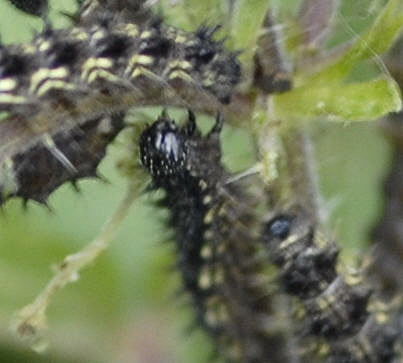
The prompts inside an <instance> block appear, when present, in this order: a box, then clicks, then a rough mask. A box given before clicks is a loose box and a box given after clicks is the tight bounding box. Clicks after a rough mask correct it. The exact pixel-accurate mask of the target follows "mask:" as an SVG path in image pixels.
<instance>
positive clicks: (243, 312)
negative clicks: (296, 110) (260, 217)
mask: <svg viewBox="0 0 403 363" xmlns="http://www.w3.org/2000/svg"><path fill="white" fill-rule="evenodd" d="M222 123H223V121H222V119H221V117H219V116H218V117H217V120H216V123H215V125H214V127H213V128H212V129H211V131H210V132H209V133H208V134H207V135H205V136H203V135H202V134H201V133H200V131H199V130H198V128H197V126H196V123H195V116H194V114H193V113H192V112H189V115H188V120H187V122H186V124H185V125H183V126H178V125H177V124H176V123H175V121H174V120H172V119H171V118H170V117H169V116H168V115H167V114H166V113H163V114H162V115H161V116H160V117H159V118H158V119H157V121H156V122H155V123H153V124H152V125H150V126H149V127H147V128H146V129H145V130H144V131H143V133H142V134H141V136H140V141H139V145H140V157H141V162H142V165H143V166H144V167H145V169H146V170H147V171H148V172H149V173H150V175H151V178H152V186H153V189H159V188H161V189H163V190H164V191H165V197H164V198H163V199H162V200H161V201H160V202H159V203H158V205H162V206H164V207H166V208H168V209H169V211H170V218H169V225H170V226H171V227H172V228H173V230H174V231H175V235H176V238H175V243H176V250H177V255H178V257H177V259H178V262H177V264H178V266H179V270H180V273H181V276H182V281H183V286H184V290H185V291H187V292H188V293H189V294H190V296H191V301H192V303H193V306H194V307H195V310H196V315H197V322H198V323H199V325H201V326H202V327H203V328H204V329H205V330H206V331H207V332H208V333H209V334H210V335H211V336H212V338H213V339H212V340H213V342H214V344H215V345H216V348H217V350H218V352H219V353H220V357H223V358H226V359H227V361H229V362H248V363H249V362H250V363H252V362H255V363H258V362H260V363H261V362H268V361H269V357H270V362H275V363H277V362H278V363H280V362H289V361H293V360H292V359H291V357H292V356H293V354H294V352H293V351H292V350H290V349H289V346H288V345H287V343H286V336H285V335H282V334H273V332H272V331H271V329H272V327H270V324H266V323H265V321H266V320H270V316H271V313H272V311H273V309H274V308H273V301H272V300H271V299H272V297H271V294H269V293H268V292H267V286H266V283H267V281H265V279H264V276H266V275H267V271H266V265H267V263H264V262H263V263H262V261H263V259H260V258H258V256H259V254H260V253H261V251H262V248H261V245H260V244H259V243H258V240H257V235H256V234H255V233H254V231H255V232H256V227H257V223H256V222H257V220H256V217H255V207H256V203H255V201H254V200H253V198H252V197H251V196H250V195H248V194H246V193H245V191H244V190H243V188H242V186H241V185H239V184H235V183H228V182H227V181H228V178H229V177H230V173H229V172H228V171H227V170H226V169H225V168H224V166H223V165H222V164H221V160H220V159H221V148H220V140H219V134H220V131H221V128H222ZM262 279H263V280H264V283H262V282H261V280H262ZM267 325H269V326H267Z"/></svg>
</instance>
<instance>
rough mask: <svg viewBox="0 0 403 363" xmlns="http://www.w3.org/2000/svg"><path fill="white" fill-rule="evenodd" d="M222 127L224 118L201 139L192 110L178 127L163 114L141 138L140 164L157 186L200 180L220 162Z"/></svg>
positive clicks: (219, 118) (218, 120)
mask: <svg viewBox="0 0 403 363" xmlns="http://www.w3.org/2000/svg"><path fill="white" fill-rule="evenodd" d="M221 127H222V119H221V117H218V118H217V121H216V124H215V126H214V127H213V129H212V130H211V131H210V132H209V133H208V135H206V136H202V135H201V133H200V131H199V130H198V129H197V126H196V121H195V116H194V114H193V113H192V112H191V111H189V115H188V120H187V123H186V124H185V125H184V126H178V125H177V124H176V123H175V121H174V120H172V119H171V118H169V116H168V115H167V113H166V112H163V113H162V115H161V116H160V117H159V118H158V119H157V121H155V122H154V123H153V124H152V125H151V126H149V127H147V128H146V129H145V130H144V131H143V133H142V135H141V136H140V158H141V162H142V164H143V166H144V167H145V168H146V169H147V170H148V171H149V173H150V174H151V177H152V178H153V180H154V182H155V183H156V184H157V185H166V184H167V183H168V184H172V183H174V184H176V183H178V182H184V181H185V180H187V178H189V177H190V178H196V179H197V178H199V177H200V176H202V175H206V174H208V173H209V172H210V170H211V165H214V164H213V163H214V162H216V161H217V160H218V161H219V160H220V157H221V152H220V145H219V137H218V136H219V133H220V130H221ZM213 159H214V160H213Z"/></svg>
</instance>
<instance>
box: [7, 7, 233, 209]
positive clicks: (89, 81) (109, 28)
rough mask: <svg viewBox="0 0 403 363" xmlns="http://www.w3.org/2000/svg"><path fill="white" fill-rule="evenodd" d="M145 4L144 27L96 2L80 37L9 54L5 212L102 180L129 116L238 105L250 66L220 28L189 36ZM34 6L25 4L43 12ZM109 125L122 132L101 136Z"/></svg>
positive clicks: (43, 41)
mask: <svg viewBox="0 0 403 363" xmlns="http://www.w3.org/2000/svg"><path fill="white" fill-rule="evenodd" d="M136 3H137V5H136V6H135V5H133V7H129V6H128V9H129V10H131V12H135V10H134V8H136V9H137V10H138V12H139V14H141V16H139V18H141V21H140V20H139V24H135V23H132V22H128V21H127V19H126V18H127V16H126V15H127V14H126V13H122V15H121V16H120V15H118V14H120V13H117V12H116V13H115V12H112V11H111V9H109V7H113V6H114V7H116V6H120V7H123V5H122V4H120V2H116V1H104V2H98V1H96V0H91V1H86V2H85V3H84V4H83V5H82V7H81V8H80V10H79V11H78V13H77V14H76V15H74V16H72V17H73V18H74V19H75V26H74V27H72V28H71V29H65V30H52V29H50V28H49V27H47V28H46V29H45V30H44V31H43V32H42V33H41V34H39V35H38V36H36V37H35V38H34V40H33V42H32V43H31V44H26V45H19V46H9V47H4V46H2V47H0V111H7V112H8V116H7V117H6V118H5V119H3V120H2V121H1V122H0V140H2V142H1V146H0V171H1V174H0V205H1V203H2V202H4V201H5V200H7V199H8V198H10V197H14V196H20V197H23V198H24V199H26V200H27V199H34V200H37V201H44V200H46V198H47V196H48V195H49V194H50V193H51V192H52V191H53V190H54V189H55V188H57V187H58V186H59V185H61V184H62V183H64V182H65V181H69V180H72V181H74V180H77V179H78V178H80V177H82V176H86V175H89V174H93V173H94V172H95V169H96V167H97V165H98V163H99V161H100V159H101V158H102V157H103V155H104V154H105V149H106V147H107V145H108V144H109V142H110V141H111V140H112V139H113V138H114V136H116V134H117V133H118V132H119V131H120V130H121V129H122V126H123V118H124V114H123V112H121V111H122V110H123V111H124V110H127V109H128V108H129V107H133V106H143V105H150V104H173V105H181V104H186V103H187V102H191V103H192V104H194V105H195V107H196V108H197V105H198V104H200V102H202V100H203V99H204V100H208V102H207V104H208V107H210V108H211V109H214V108H215V107H217V105H218V103H219V102H224V103H226V102H228V101H229V97H230V95H231V92H232V89H233V87H234V86H235V85H236V83H237V82H238V80H239V77H240V66H239V64H238V62H237V60H236V55H235V53H231V52H227V51H225V49H224V48H223V45H222V43H221V42H216V41H214V40H212V35H213V33H214V29H209V28H206V27H202V28H200V29H199V30H198V31H196V32H195V33H186V32H184V31H181V30H179V29H176V28H173V27H169V26H166V25H165V24H163V23H162V22H161V21H160V20H159V19H156V18H155V17H148V18H147V17H146V16H145V13H146V12H145V11H142V8H141V6H140V5H141V2H136ZM24 4H26V6H24ZM29 4H30V3H29V2H24V1H18V5H20V6H19V7H20V8H21V9H23V10H25V11H27V12H31V13H34V12H33V11H30V9H31V8H30V7H29V6H30V5H29ZM38 6H39V5H38ZM39 13H40V11H39V10H38V14H39ZM125 14H126V15H125ZM105 122H109V125H111V127H112V128H111V129H108V130H107V131H106V134H105V132H104V130H102V131H100V133H99V134H98V135H97V132H98V131H97V130H99V128H98V125H104V124H105ZM83 130H85V132H83ZM87 133H89V136H88V139H87V137H86V136H85V135H86V134H87ZM80 134H81V136H78V135H80ZM98 136H99V140H97V138H98ZM70 143H72V144H74V145H75V146H74V147H73V149H74V150H73V149H72V146H70ZM94 143H96V144H97V148H95V150H93V151H94V153H93V154H91V153H90V152H87V149H88V150H89V149H91V148H94V147H93V146H91V145H92V144H94ZM80 144H81V147H82V149H83V151H82V155H80V151H79V147H80ZM86 158H88V160H87V161H86V163H85V165H84V164H82V161H83V160H84V159H86ZM73 159H74V160H73ZM51 166H53V167H54V168H56V170H55V175H50V174H49V170H50V169H49V167H51ZM64 169H66V170H64Z"/></svg>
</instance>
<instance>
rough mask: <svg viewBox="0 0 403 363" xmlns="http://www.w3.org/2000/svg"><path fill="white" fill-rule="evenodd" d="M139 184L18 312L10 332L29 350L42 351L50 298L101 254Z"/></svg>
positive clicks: (77, 276)
mask: <svg viewBox="0 0 403 363" xmlns="http://www.w3.org/2000/svg"><path fill="white" fill-rule="evenodd" d="M142 184H143V181H140V180H135V181H132V182H131V183H130V185H129V187H128V191H127V193H126V196H125V197H124V199H123V200H122V202H121V203H120V204H119V206H118V208H117V210H116V211H115V213H114V214H113V215H112V216H111V217H110V219H109V220H108V221H107V222H106V223H105V225H104V226H103V228H102V231H101V232H100V234H99V235H98V236H97V237H96V238H95V239H94V240H93V241H92V242H90V243H89V244H88V245H87V246H85V247H84V248H83V249H82V250H80V251H78V252H77V253H74V254H72V255H68V256H66V257H65V258H64V260H63V261H62V262H61V263H60V264H59V265H58V267H57V271H56V273H55V275H54V276H53V277H52V279H51V280H50V281H49V283H48V284H47V285H46V286H45V288H44V289H43V290H42V292H41V293H39V295H38V296H37V297H36V299H35V300H34V301H33V302H32V303H31V304H29V305H26V306H25V307H24V308H22V309H21V310H20V311H19V312H18V313H17V317H16V319H15V322H14V324H13V329H14V330H15V331H16V333H17V334H18V335H19V336H20V337H21V338H22V339H24V340H28V342H29V343H30V344H31V346H32V348H33V349H35V350H38V351H41V350H44V349H45V348H46V341H45V339H44V333H45V331H46V325H47V324H46V310H47V308H48V306H49V304H50V303H51V301H52V298H53V295H55V294H56V292H58V291H59V290H61V289H62V288H63V287H64V286H66V285H67V284H69V283H72V282H75V281H77V280H78V278H79V273H80V271H81V270H82V269H83V268H84V267H87V266H89V264H90V263H92V262H93V261H94V260H95V259H96V258H97V257H98V256H99V255H100V254H101V253H102V252H104V251H105V250H106V249H107V248H108V247H109V245H110V244H111V242H112V241H113V239H114V238H115V236H116V233H117V231H118V228H119V227H120V225H121V223H122V221H123V220H124V219H125V217H126V216H127V214H128V212H129V210H130V207H131V205H132V204H133V202H134V201H135V200H136V198H137V197H138V196H139V193H141V190H142V188H141V185H142Z"/></svg>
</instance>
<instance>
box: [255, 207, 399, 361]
mask: <svg viewBox="0 0 403 363" xmlns="http://www.w3.org/2000/svg"><path fill="white" fill-rule="evenodd" d="M263 242H264V244H265V246H266V248H267V250H268V253H269V256H270V258H271V261H272V262H273V263H274V264H276V265H277V266H278V267H279V270H280V274H279V275H280V276H279V277H280V284H281V286H282V287H283V289H284V291H285V292H287V293H288V294H290V295H291V296H295V297H297V298H299V302H300V304H299V305H302V306H300V307H299V308H298V309H297V315H298V316H299V318H300V319H301V321H302V323H301V328H300V329H299V334H300V335H301V336H302V337H307V338H308V339H309V338H312V340H313V341H314V342H315V341H316V340H318V341H320V340H322V341H323V343H322V344H316V345H317V346H319V347H320V350H322V355H323V357H324V359H325V357H327V358H326V359H327V360H326V362H329V363H330V362H331V363H381V362H382V363H388V362H395V359H397V352H396V351H395V345H396V343H397V341H398V340H399V339H400V338H401V333H402V332H400V333H399V331H398V330H397V329H396V327H393V322H392V321H391V316H388V312H387V309H386V311H380V310H379V309H378V310H379V311H377V309H376V306H380V305H382V304H381V303H380V302H377V301H374V299H371V298H370V296H371V293H372V291H371V289H370V287H369V286H367V284H366V283H365V281H364V279H363V276H361V275H360V274H358V273H357V272H355V273H351V274H346V275H344V276H343V275H341V274H340V273H339V272H338V271H337V266H336V264H337V257H338V252H339V250H338V248H337V247H336V246H335V245H334V244H325V243H324V240H323V236H321V234H320V233H319V232H318V231H315V227H314V224H313V223H312V221H311V219H310V218H309V217H308V214H307V213H304V211H303V210H295V211H289V212H287V213H282V214H281V213H280V214H277V215H275V216H274V217H273V218H272V219H270V220H269V221H268V222H267V223H265V225H264V228H263ZM399 335H400V337H399ZM315 343H316V342H315ZM318 349H319V348H318Z"/></svg>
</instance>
